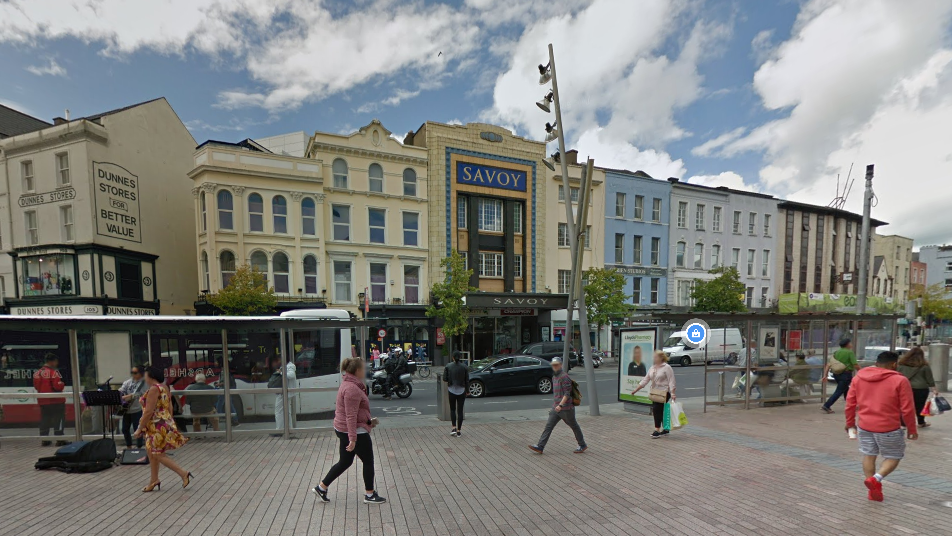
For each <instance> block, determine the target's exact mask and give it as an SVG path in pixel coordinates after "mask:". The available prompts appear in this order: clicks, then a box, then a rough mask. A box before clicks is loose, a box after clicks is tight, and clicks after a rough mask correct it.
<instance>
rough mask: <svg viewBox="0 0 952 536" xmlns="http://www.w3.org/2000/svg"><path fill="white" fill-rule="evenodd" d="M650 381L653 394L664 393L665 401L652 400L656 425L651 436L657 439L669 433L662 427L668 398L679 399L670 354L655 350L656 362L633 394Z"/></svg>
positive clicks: (652, 411)
mask: <svg viewBox="0 0 952 536" xmlns="http://www.w3.org/2000/svg"><path fill="white" fill-rule="evenodd" d="M648 382H651V391H652V394H655V393H658V392H659V391H660V392H663V393H664V395H663V396H664V402H661V401H658V400H654V399H652V401H651V414H652V415H654V425H655V431H654V432H652V434H651V438H652V439H657V438H659V437H661V436H663V435H666V434H667V433H668V430H662V429H661V420H662V417H664V405H665V403H667V401H668V400H677V395H675V393H674V389H675V381H674V369H672V368H671V365H669V364H668V354H666V353H664V352H662V351H661V350H656V351H655V353H654V364H653V365H651V368H650V369H648V374H646V375H645V377H644V379H643V380H641V382H639V383H638V387H637V388H636V389H635V390H634V391H632V392H631V394H632V395H634V394H635V393H637V392H638V391H640V390H641V389H642V388H643V387H644V386H646V385H648Z"/></svg>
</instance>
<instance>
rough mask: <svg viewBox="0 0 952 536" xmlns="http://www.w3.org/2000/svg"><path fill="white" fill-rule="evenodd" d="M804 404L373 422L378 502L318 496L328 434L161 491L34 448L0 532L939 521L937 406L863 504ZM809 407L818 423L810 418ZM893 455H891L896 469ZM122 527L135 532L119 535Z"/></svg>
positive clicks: (276, 444)
mask: <svg viewBox="0 0 952 536" xmlns="http://www.w3.org/2000/svg"><path fill="white" fill-rule="evenodd" d="M814 412H817V413H818V409H817V407H816V406H815V405H813V406H805V407H791V408H773V409H762V410H752V411H747V412H744V411H738V410H734V409H723V410H721V409H719V410H717V411H714V412H711V413H708V414H706V415H700V414H696V415H691V416H690V417H691V424H690V425H689V427H687V428H686V429H684V430H682V431H677V432H674V433H672V435H671V436H670V437H667V438H663V439H659V440H651V439H649V438H648V433H649V432H650V425H649V424H648V420H647V419H646V418H645V417H640V416H631V415H620V414H617V413H609V414H607V415H605V416H603V417H600V418H591V417H586V416H583V415H580V419H579V421H580V423H581V425H582V428H583V430H584V431H585V434H586V440H587V442H588V444H589V445H590V449H589V451H588V452H587V453H585V454H581V455H576V454H572V449H573V448H574V447H575V445H574V441H573V439H572V435H571V432H570V431H569V429H568V427H567V426H564V425H560V426H559V427H558V428H557V429H556V431H555V433H554V434H553V437H552V440H551V441H550V443H549V445H548V447H547V449H546V453H545V454H544V455H542V456H539V455H535V454H533V453H531V452H530V451H529V450H528V449H527V448H526V445H528V444H529V443H532V442H534V441H535V440H536V439H538V436H539V433H540V432H541V431H542V425H543V423H542V422H538V421H528V422H504V423H499V424H476V425H472V426H466V427H464V432H463V433H464V435H463V437H461V438H453V437H450V436H449V435H448V427H447V426H445V425H439V426H433V425H432V423H433V420H432V419H426V420H425V421H421V424H426V425H424V426H418V427H407V428H389V429H387V428H383V427H381V428H380V429H378V430H377V431H375V432H374V441H375V443H376V444H375V447H376V448H375V450H376V459H377V485H378V489H379V491H380V493H381V495H384V496H386V497H387V498H388V499H389V501H390V502H388V503H387V504H385V505H365V504H363V503H362V501H361V497H360V495H361V491H362V487H363V486H362V482H361V480H360V470H359V469H360V464H359V462H355V464H354V467H352V468H351V469H350V471H349V472H348V473H346V474H345V476H344V477H342V479H341V480H339V481H338V482H337V483H335V484H334V485H333V486H332V487H331V500H332V502H331V503H330V504H327V505H324V504H321V503H319V502H317V501H316V500H315V498H314V497H313V495H311V494H310V493H309V492H308V489H309V488H310V487H311V486H313V485H314V484H315V483H316V482H317V481H318V480H319V479H320V478H321V477H322V476H323V474H324V473H325V472H326V471H327V469H328V468H329V467H330V466H331V465H332V464H333V463H334V461H335V457H336V452H337V441H336V438H334V437H333V436H332V435H331V434H328V433H320V434H314V435H304V436H302V437H300V438H299V439H294V440H291V441H283V440H281V439H272V438H257V439H244V440H241V441H238V442H235V443H231V444H225V443H222V442H218V441H214V440H202V441H193V442H191V443H189V444H188V445H186V446H185V447H183V448H182V449H180V450H179V451H178V452H177V453H176V455H175V459H176V460H177V461H178V462H179V463H181V464H182V465H183V466H185V467H187V468H188V469H190V470H191V471H192V472H193V473H194V474H195V476H196V479H195V481H194V483H193V485H192V486H193V487H190V488H189V489H188V490H182V489H181V482H180V481H179V480H178V479H177V478H176V477H175V476H174V475H173V474H172V473H171V472H169V471H167V470H164V469H163V470H162V473H161V475H162V481H163V488H162V490H161V491H158V492H154V493H151V494H145V493H141V492H140V491H139V490H140V489H141V488H142V486H144V485H145V484H146V483H147V480H148V468H147V467H145V466H122V467H118V468H114V469H110V470H108V471H106V472H103V473H98V474H91V475H65V474H60V473H56V472H39V471H34V470H33V469H32V464H33V461H35V459H36V458H37V457H39V456H41V455H48V453H50V452H51V449H41V448H40V447H38V446H35V445H34V443H33V442H32V441H31V442H29V443H28V442H25V441H7V442H4V443H3V445H2V450H0V512H2V513H3V518H2V519H3V522H2V523H0V535H6V534H16V535H17V536H30V535H39V534H43V535H46V534H50V533H63V534H86V533H99V534H106V533H108V534H125V533H130V532H132V533H143V531H144V532H145V533H167V534H196V535H197V534H207V535H213V534H215V535H232V534H275V535H285V534H287V535H291V534H294V535H301V534H328V535H355V534H360V535H363V534H374V535H376V534H381V535H411V534H413V535H440V536H443V535H458V534H466V535H470V534H471V535H481V536H482V535H500V536H502V535H507V536H508V535H545V536H552V535H556V534H559V535H565V534H578V535H593V534H607V535H618V536H627V535H633V534H635V535H675V534H679V535H680V534H689V535H696V534H697V535H706V534H728V535H774V534H796V535H804V534H817V535H826V534H850V535H864V536H868V535H895V534H918V533H930V534H942V533H945V532H947V530H948V529H947V527H949V526H950V524H952V508H947V507H944V506H941V505H940V502H941V501H946V500H952V478H950V477H952V469H950V465H949V463H948V462H949V457H950V456H952V453H949V452H946V451H948V450H952V449H950V448H949V445H950V443H949V441H950V440H952V437H947V436H952V416H949V417H947V418H948V419H949V423H948V424H946V423H945V422H944V421H943V420H942V419H943V418H946V417H938V418H936V419H934V422H935V423H936V425H935V426H933V427H932V428H930V429H929V430H926V431H924V432H923V438H922V440H921V441H919V442H917V443H915V444H913V445H910V447H909V449H908V456H909V458H908V459H907V460H906V461H904V462H903V466H902V467H903V470H901V471H900V472H897V473H896V474H895V475H893V477H891V478H890V479H888V480H887V481H886V483H885V485H884V488H885V494H886V502H884V503H872V502H870V501H868V500H867V499H866V489H865V488H864V487H863V484H862V476H861V474H860V466H859V455H858V454H857V453H856V450H855V449H856V442H855V441H848V440H846V439H845V433H844V432H843V431H842V424H841V423H842V420H841V419H842V416H841V415H836V416H830V418H821V417H820V416H818V415H814ZM823 417H826V416H823ZM907 461H908V462H910V463H908V464H907V463H906V462H907ZM130 527H139V528H141V529H142V530H138V529H137V530H130Z"/></svg>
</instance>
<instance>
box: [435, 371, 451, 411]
mask: <svg viewBox="0 0 952 536" xmlns="http://www.w3.org/2000/svg"><path fill="white" fill-rule="evenodd" d="M436 418H437V419H439V420H441V421H448V420H450V393H449V391H447V390H446V385H445V384H444V383H443V375H442V374H437V375H436Z"/></svg>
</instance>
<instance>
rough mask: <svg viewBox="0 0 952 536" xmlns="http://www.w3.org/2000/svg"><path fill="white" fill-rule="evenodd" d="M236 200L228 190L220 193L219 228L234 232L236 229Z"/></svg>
mask: <svg viewBox="0 0 952 536" xmlns="http://www.w3.org/2000/svg"><path fill="white" fill-rule="evenodd" d="M234 211H235V205H234V199H233V198H232V197H231V192H229V191H228V190H219V191H218V228H219V229H227V230H232V229H234V228H235V221H234V214H233V213H234Z"/></svg>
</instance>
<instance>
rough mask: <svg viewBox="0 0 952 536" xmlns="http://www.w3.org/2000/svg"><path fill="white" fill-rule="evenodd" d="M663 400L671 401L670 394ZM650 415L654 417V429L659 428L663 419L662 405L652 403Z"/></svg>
mask: <svg viewBox="0 0 952 536" xmlns="http://www.w3.org/2000/svg"><path fill="white" fill-rule="evenodd" d="M665 400H671V393H668V395H667V398H665ZM651 414H652V415H653V416H654V427H655V428H661V421H662V420H663V419H664V404H662V403H661V402H652V403H651Z"/></svg>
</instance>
